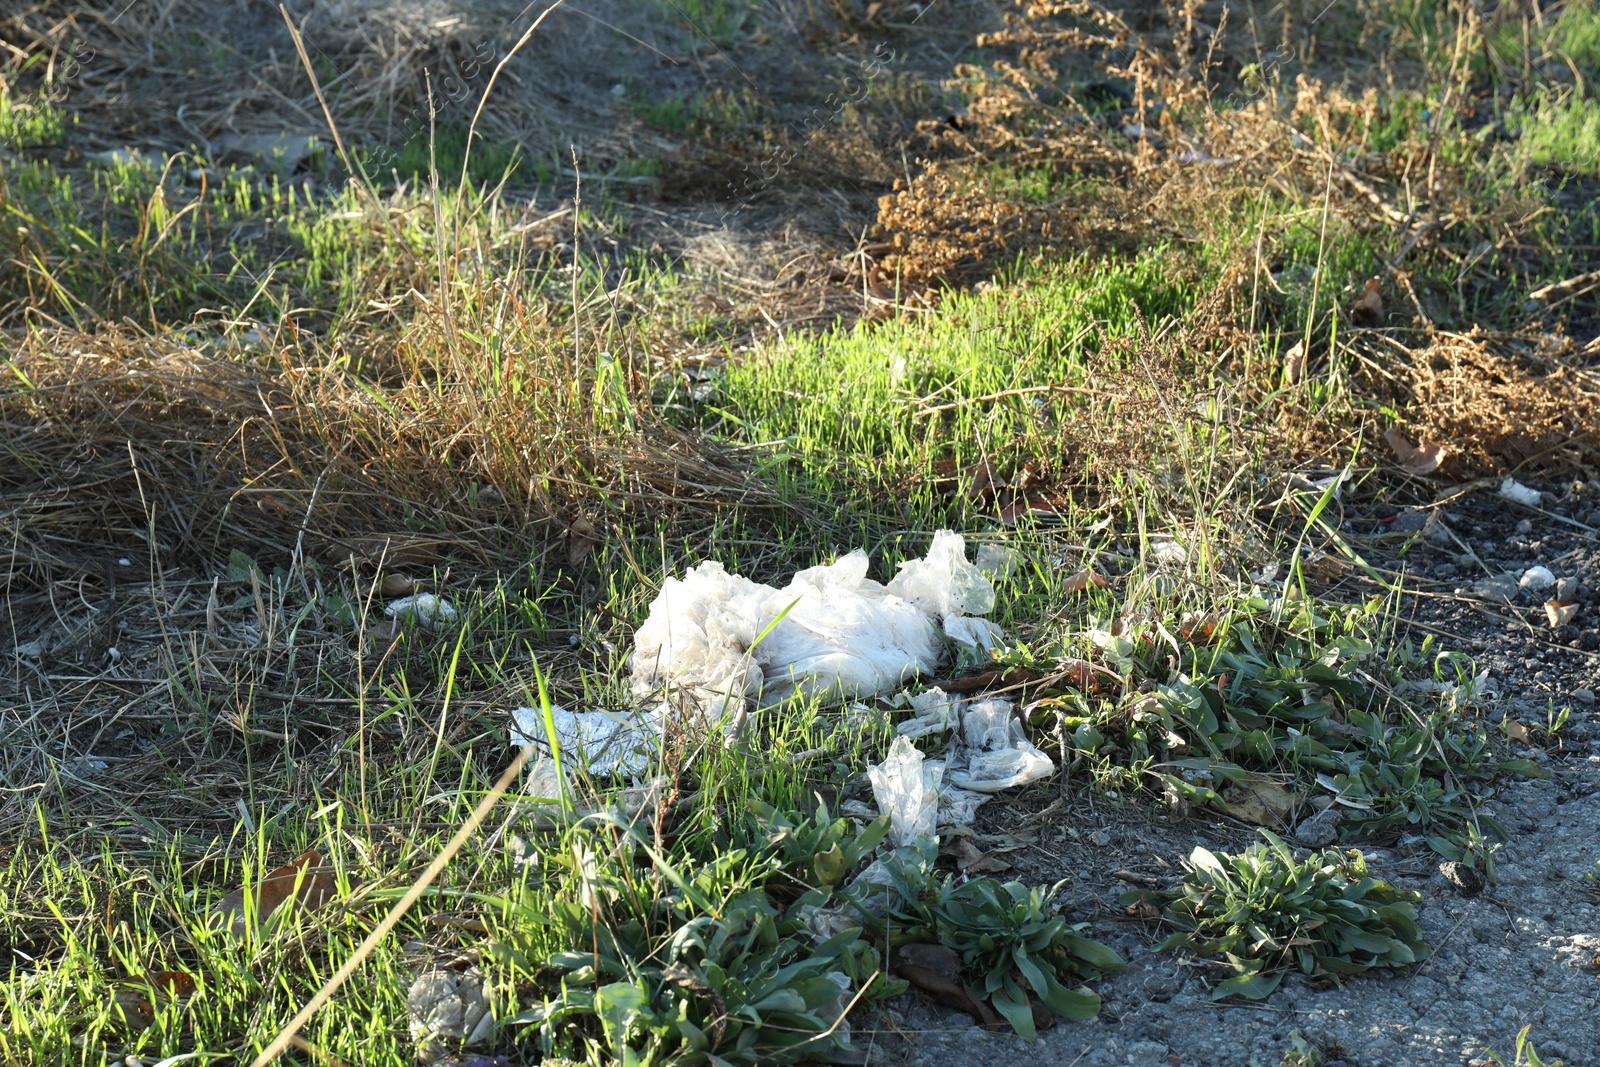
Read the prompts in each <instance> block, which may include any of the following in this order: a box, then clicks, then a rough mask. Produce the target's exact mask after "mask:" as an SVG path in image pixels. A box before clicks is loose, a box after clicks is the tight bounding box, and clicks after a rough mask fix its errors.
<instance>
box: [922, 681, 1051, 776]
mask: <svg viewBox="0 0 1600 1067" xmlns="http://www.w3.org/2000/svg"><path fill="white" fill-rule="evenodd" d="M961 732H962V734H963V736H964V739H965V741H966V748H965V750H964V751H962V752H960V753H958V754H957V755H955V756H952V757H951V758H950V759H949V761H948V762H947V764H946V768H945V770H946V775H947V777H948V778H949V780H950V782H951V784H952V785H954V786H955V787H957V788H959V789H966V790H971V791H972V792H975V793H998V792H1000V791H1001V790H1003V789H1015V788H1016V787H1017V786H1021V785H1027V784H1028V783H1029V782H1036V781H1038V780H1039V779H1041V778H1048V777H1050V775H1051V774H1052V773H1054V772H1055V769H1056V765H1055V763H1054V762H1053V761H1052V760H1051V759H1050V757H1049V756H1046V755H1045V754H1044V753H1043V752H1041V751H1039V749H1038V748H1037V747H1035V746H1034V744H1033V742H1031V741H1029V740H1028V737H1027V735H1026V734H1024V733H1023V732H1022V724H1021V723H1020V722H1018V721H1017V718H1016V716H1015V715H1013V714H1012V711H1011V702H1010V701H1009V700H1000V699H998V698H990V699H988V700H979V701H976V702H974V703H973V704H971V705H970V706H968V707H967V709H966V712H965V714H964V715H963V717H962V721H961Z"/></svg>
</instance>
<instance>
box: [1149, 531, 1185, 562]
mask: <svg viewBox="0 0 1600 1067" xmlns="http://www.w3.org/2000/svg"><path fill="white" fill-rule="evenodd" d="M1150 556H1151V558H1152V559H1154V560H1155V561H1156V562H1157V563H1158V564H1162V565H1166V566H1179V565H1181V564H1183V563H1186V562H1188V559H1189V550H1188V549H1186V548H1184V547H1183V546H1182V545H1181V544H1179V543H1178V542H1177V541H1175V540H1173V539H1172V538H1170V537H1152V538H1151V539H1150Z"/></svg>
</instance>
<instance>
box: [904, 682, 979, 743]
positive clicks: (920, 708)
mask: <svg viewBox="0 0 1600 1067" xmlns="http://www.w3.org/2000/svg"><path fill="white" fill-rule="evenodd" d="M900 700H901V702H903V703H904V704H907V705H909V706H910V707H911V709H912V710H913V711H915V712H916V714H915V715H913V716H912V717H911V718H909V719H906V720H905V721H904V722H902V723H901V724H900V725H899V726H896V727H895V732H896V733H898V734H899V735H900V736H901V737H910V738H917V737H927V736H928V735H929V734H942V733H944V732H945V731H946V730H948V729H950V728H951V727H952V726H955V725H957V724H958V723H960V721H961V706H962V703H963V702H962V700H961V699H960V698H959V697H953V696H950V695H949V694H947V693H946V692H945V691H944V690H943V689H940V688H938V687H937V686H935V687H934V688H932V689H928V690H926V691H924V692H921V693H918V694H917V695H915V696H911V695H909V694H901V697H900Z"/></svg>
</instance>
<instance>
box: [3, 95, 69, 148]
mask: <svg viewBox="0 0 1600 1067" xmlns="http://www.w3.org/2000/svg"><path fill="white" fill-rule="evenodd" d="M66 127H67V118H66V116H65V115H63V114H62V112H61V111H60V110H59V109H58V108H56V107H55V106H54V105H52V104H51V103H50V102H49V101H48V100H40V99H37V98H35V99H32V100H28V101H19V100H17V99H16V98H15V97H13V96H12V94H11V91H10V90H9V89H7V88H6V87H5V86H3V85H0V146H4V147H6V148H9V149H11V150H12V151H20V150H23V149H28V148H38V147H41V146H44V145H59V144H60V143H61V139H62V136H63V135H64V133H65V131H66Z"/></svg>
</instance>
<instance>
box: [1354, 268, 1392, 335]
mask: <svg viewBox="0 0 1600 1067" xmlns="http://www.w3.org/2000/svg"><path fill="white" fill-rule="evenodd" d="M1350 317H1351V318H1353V319H1355V320H1356V321H1357V322H1359V323H1360V324H1361V325H1363V326H1382V325H1383V324H1384V321H1385V315H1384V311H1383V295H1382V294H1381V293H1380V292H1378V279H1376V278H1368V279H1367V281H1366V284H1365V285H1363V286H1362V287H1361V295H1360V296H1358V297H1356V302H1355V306H1354V307H1352V308H1351V309H1350Z"/></svg>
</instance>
